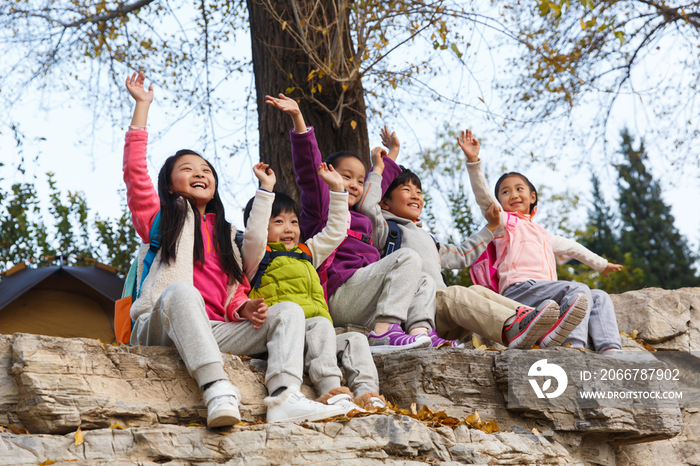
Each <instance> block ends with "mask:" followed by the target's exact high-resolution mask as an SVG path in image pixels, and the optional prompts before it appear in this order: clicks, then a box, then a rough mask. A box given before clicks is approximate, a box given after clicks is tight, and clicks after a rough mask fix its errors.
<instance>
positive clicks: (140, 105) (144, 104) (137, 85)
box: [126, 72, 153, 128]
mask: <svg viewBox="0 0 700 466" xmlns="http://www.w3.org/2000/svg"><path fill="white" fill-rule="evenodd" d="M145 80H146V76H145V75H144V74H143V72H140V73H136V72H134V74H132V75H131V77H128V78H126V89H127V90H128V91H129V94H131V97H133V98H134V100H135V101H136V106H135V107H134V116H133V117H132V118H131V126H141V127H144V128H145V127H146V123H147V121H148V109H149V108H150V107H151V103H153V84H151V85H149V86H148V91H146V89H145V88H144V86H143V83H144V81H145Z"/></svg>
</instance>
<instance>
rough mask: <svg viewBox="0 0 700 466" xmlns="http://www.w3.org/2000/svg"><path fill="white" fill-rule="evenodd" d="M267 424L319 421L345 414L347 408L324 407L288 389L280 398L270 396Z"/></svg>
mask: <svg viewBox="0 0 700 466" xmlns="http://www.w3.org/2000/svg"><path fill="white" fill-rule="evenodd" d="M264 402H265V406H267V422H293V421H304V420H306V421H319V420H321V419H326V418H329V417H334V416H342V415H344V414H345V409H346V408H345V407H344V406H339V405H324V404H323V403H317V402H316V401H311V400H309V399H308V398H306V397H305V396H304V395H303V394H302V393H301V392H300V391H299V390H298V389H296V388H291V387H290V388H288V389H286V390H285V391H283V392H282V393H280V394H279V395H278V396H268V397H267V398H265V400H264Z"/></svg>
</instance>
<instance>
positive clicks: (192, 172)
mask: <svg viewBox="0 0 700 466" xmlns="http://www.w3.org/2000/svg"><path fill="white" fill-rule="evenodd" d="M170 180H171V181H170V185H169V188H170V191H172V192H173V193H177V194H185V195H187V196H188V197H190V198H191V199H193V200H194V202H195V205H196V206H197V209H199V211H200V213H201V214H202V215H204V211H205V209H206V206H207V204H208V203H209V201H211V200H212V198H213V197H214V194H215V193H216V181H215V180H214V173H213V172H212V169H211V167H210V166H209V164H208V163H207V162H206V160H204V159H203V158H202V157H200V156H198V155H194V154H188V155H183V156H182V157H180V158H178V159H177V160H176V161H175V165H174V166H173V171H172V172H171V174H170Z"/></svg>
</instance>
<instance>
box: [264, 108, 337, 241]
mask: <svg viewBox="0 0 700 466" xmlns="http://www.w3.org/2000/svg"><path fill="white" fill-rule="evenodd" d="M266 99H267V103H268V104H269V105H272V106H273V107H275V108H278V109H280V110H282V111H283V112H285V113H287V114H288V115H289V116H290V117H292V120H293V121H294V129H293V130H292V131H290V138H291V141H292V162H293V164H294V172H295V173H296V174H297V185H298V186H299V189H300V190H301V195H300V196H299V197H300V201H301V218H300V219H299V220H300V221H301V231H302V235H303V236H304V238H305V239H308V238H311V237H312V236H313V235H314V234H315V233H318V232H319V231H321V228H323V225H324V223H325V221H326V220H327V219H328V203H329V194H328V187H327V186H326V184H325V183H324V182H323V180H322V179H321V178H320V177H319V176H318V173H317V171H316V169H317V168H318V166H319V165H321V163H322V162H323V161H322V160H321V158H322V157H321V151H319V149H318V144H317V142H316V135H315V134H314V129H313V128H307V127H306V124H304V119H303V117H302V116H301V111H300V110H299V105H298V104H297V103H296V102H295V101H294V100H292V99H289V98H288V97H285V96H284V95H280V97H279V98H274V97H270V96H266Z"/></svg>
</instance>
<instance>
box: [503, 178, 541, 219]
mask: <svg viewBox="0 0 700 466" xmlns="http://www.w3.org/2000/svg"><path fill="white" fill-rule="evenodd" d="M535 201H537V193H535V192H534V191H532V190H531V189H530V186H529V185H528V183H527V182H526V181H525V180H523V179H522V178H521V177H519V176H517V175H513V176H509V177H507V178H505V179H504V180H503V181H501V184H500V185H499V186H498V202H500V203H501V206H503V210H505V211H506V212H520V213H521V214H523V215H530V206H531V205H532V204H534V203H535Z"/></svg>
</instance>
